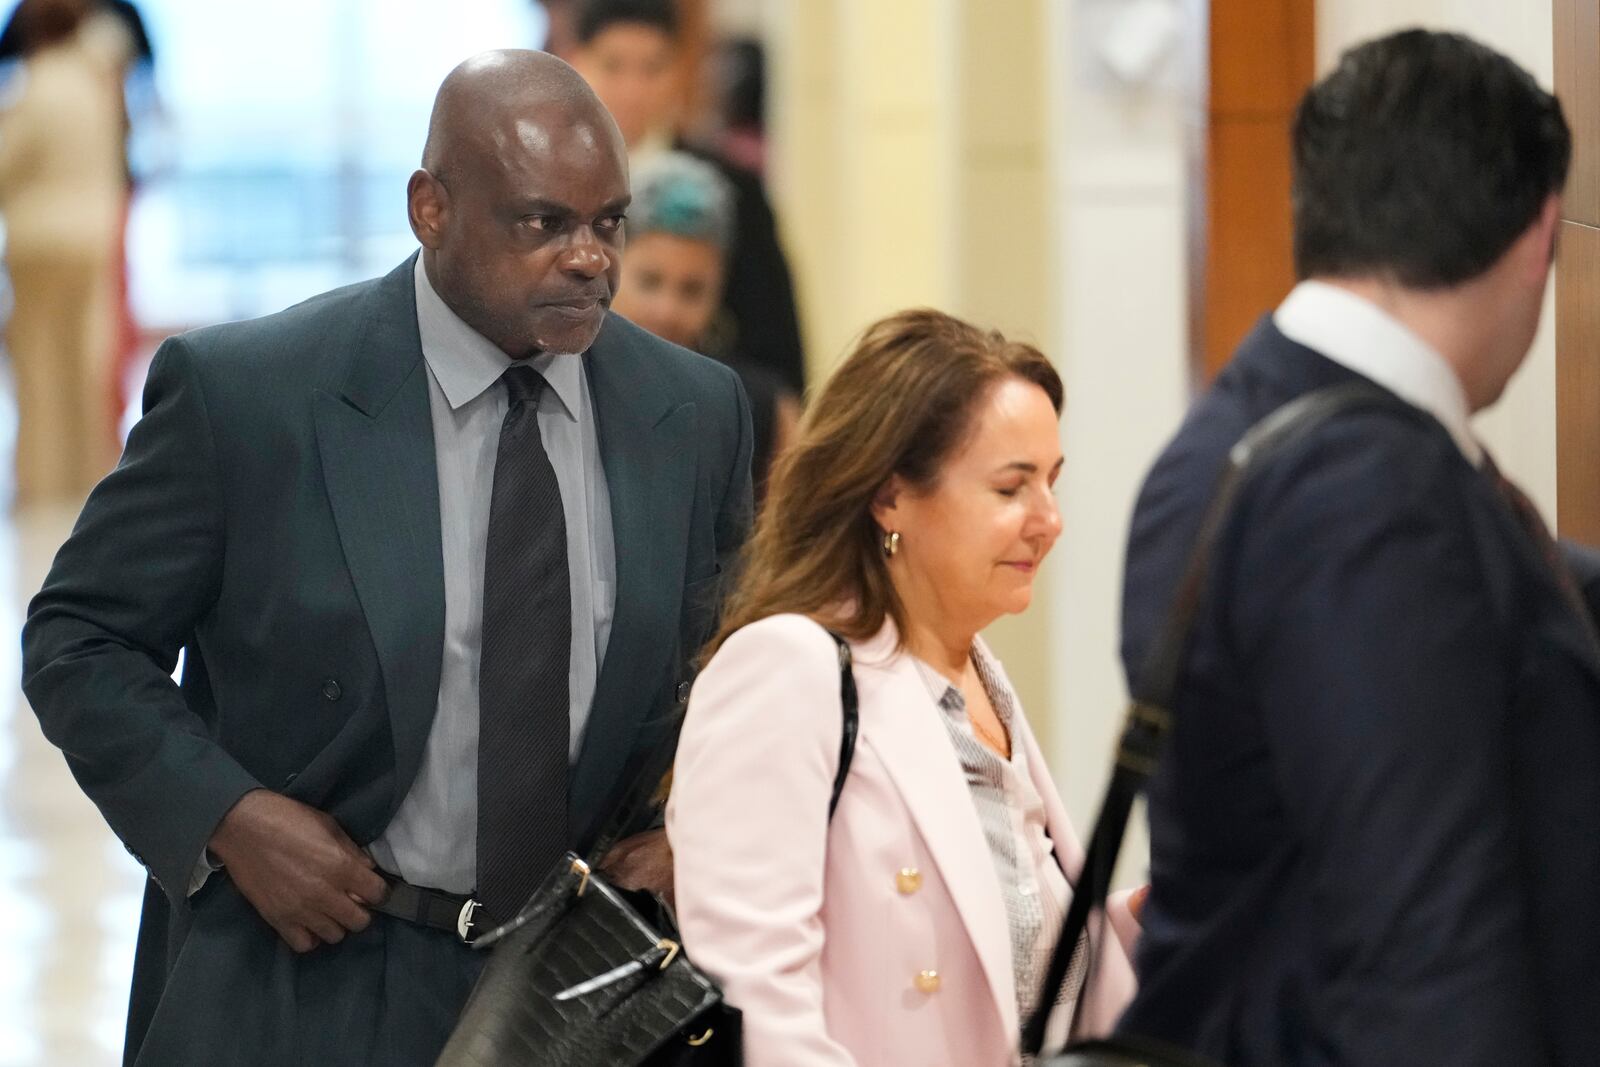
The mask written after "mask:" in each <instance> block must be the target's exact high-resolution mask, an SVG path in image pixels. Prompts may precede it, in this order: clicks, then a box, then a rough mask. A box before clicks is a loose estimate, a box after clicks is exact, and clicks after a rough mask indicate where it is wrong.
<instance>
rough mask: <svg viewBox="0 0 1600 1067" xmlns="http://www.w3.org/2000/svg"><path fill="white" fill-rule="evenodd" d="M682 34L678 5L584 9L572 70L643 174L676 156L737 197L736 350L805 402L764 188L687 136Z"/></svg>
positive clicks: (790, 296) (731, 302) (785, 269)
mask: <svg viewBox="0 0 1600 1067" xmlns="http://www.w3.org/2000/svg"><path fill="white" fill-rule="evenodd" d="M679 32H680V23H679V19H678V15H677V11H676V9H675V7H674V5H673V2H672V0H580V4H579V7H578V11H577V24H576V39H577V44H576V48H575V50H574V51H573V52H572V55H571V60H572V65H573V66H575V67H577V68H578V71H579V72H580V73H582V74H583V76H584V77H585V78H586V79H588V81H589V84H590V85H592V86H594V90H595V92H597V93H598V94H600V99H601V100H602V101H603V102H604V103H605V105H606V108H607V109H608V110H610V112H611V114H612V116H613V117H614V118H616V120H617V126H618V127H619V128H620V129H621V130H622V136H623V137H624V138H626V139H627V142H628V156H629V159H630V160H631V162H632V165H633V166H634V167H635V168H638V167H641V166H643V165H644V164H645V163H647V162H648V161H649V159H650V157H651V156H653V155H657V154H659V153H661V152H664V151H667V150H669V149H673V148H677V149H679V150H682V151H687V152H690V153H692V154H694V155H697V156H699V157H700V158H702V159H704V160H706V161H707V162H709V163H711V164H712V165H713V166H715V167H716V168H717V170H718V172H719V173H720V174H721V175H722V177H723V179H724V180H725V181H727V182H728V184H729V186H730V187H731V188H732V189H733V197H734V199H733V203H734V241H733V245H732V247H731V248H730V250H729V253H728V269H727V281H726V284H725V285H724V286H723V294H722V310H723V313H724V314H725V315H726V316H727V318H728V320H729V323H730V332H731V335H732V339H733V344H734V345H736V346H737V348H738V350H739V352H740V353H741V355H742V356H743V357H744V358H745V359H747V360H749V361H750V362H752V363H754V364H756V365H757V366H760V367H765V368H766V369H768V370H770V371H772V372H773V373H774V374H776V375H777V376H778V377H779V379H780V380H782V381H783V383H784V384H785V385H786V386H788V388H790V389H791V390H793V391H794V392H795V393H796V394H802V393H803V392H804V390H805V359H804V356H803V354H802V351H801V346H800V323H799V317H798V314H797V312H796V310H795V297H794V284H793V282H792V281H791V279H790V276H789V265H788V262H787V260H785V258H784V255H783V249H782V248H781V247H780V245H779V243H778V231H777V224H776V221H775V220H774V218H773V214H772V207H771V205H770V204H769V203H768V202H767V194H766V192H765V191H764V190H763V189H762V187H761V180H760V178H758V177H757V176H756V175H754V174H752V173H751V172H749V171H747V170H744V169H742V168H739V167H736V166H734V165H733V164H731V163H729V162H727V161H726V160H724V159H721V158H719V157H717V156H716V155H714V154H712V153H708V152H703V151H700V150H699V149H696V148H694V147H692V146H690V145H688V144H686V143H684V142H683V140H682V138H681V137H680V136H679V130H678V123H679V121H680V120H681V115H680V114H679V101H680V100H681V98H682V92H681V86H680V84H679V81H678V79H679V76H680V75H679V68H680V63H679V57H678V46H679Z"/></svg>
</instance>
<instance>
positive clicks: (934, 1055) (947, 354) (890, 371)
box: [667, 311, 1133, 1067]
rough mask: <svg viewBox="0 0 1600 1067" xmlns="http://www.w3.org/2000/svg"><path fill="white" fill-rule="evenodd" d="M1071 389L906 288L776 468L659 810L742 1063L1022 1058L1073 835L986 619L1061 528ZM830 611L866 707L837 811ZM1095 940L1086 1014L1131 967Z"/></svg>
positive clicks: (1007, 600) (702, 958) (1010, 346)
mask: <svg viewBox="0 0 1600 1067" xmlns="http://www.w3.org/2000/svg"><path fill="white" fill-rule="evenodd" d="M1061 404H1062V389H1061V381H1060V379H1059V378H1058V377H1057V375H1056V372H1055V370H1054V369H1053V368H1052V367H1051V366H1050V363H1049V361H1048V360H1046V359H1045V357H1044V356H1043V355H1041V354H1040V353H1039V351H1038V350H1037V349H1035V348H1033V347H1031V346H1029V345H1025V344H1020V343H1016V342H1011V341H1007V340H1006V339H1005V338H1003V337H1001V336H1000V335H999V334H996V333H986V332H984V331H981V330H978V329H976V328H974V327H972V326H970V325H968V324H966V323H963V322H961V321H959V320H957V319H954V318H951V317H950V316H948V315H944V314H941V313H939V312H936V311H908V312H904V313H901V314H899V315H895V316H893V317H891V318H888V319H885V320H884V321H882V322H879V323H877V324H876V325H874V326H872V327H870V328H869V329H868V330H867V331H866V333H865V335H864V336H863V337H862V338H861V340H860V342H859V343H858V344H857V346H856V348H855V351H854V352H853V353H852V354H851V355H850V356H849V358H847V359H846V360H845V362H844V363H843V365H842V366H840V368H839V369H838V371H837V372H836V373H835V374H834V375H833V377H832V378H831V379H830V380H829V381H828V383H827V384H826V386H825V387H824V388H823V390H822V392H821V395H819V396H818V397H817V398H816V400H815V401H814V403H813V405H812V406H811V408H810V410H809V412H808V414H807V415H806V417H805V420H804V421H803V422H802V425H801V429H800V436H799V440H798V442H797V443H796V444H795V446H794V447H793V448H792V450H791V451H790V452H789V453H788V454H787V455H786V456H785V457H784V458H783V459H782V460H780V461H779V463H778V465H777V467H776V468H775V470H774V474H773V484H772V489H771V494H770V496H769V502H768V506H767V509H766V511H765V512H764V513H763V515H762V516H761V518H760V520H759V521H758V523H757V527H756V533H755V536H754V539H753V541H752V544H751V548H750V555H749V559H748V561H747V563H746V567H745V570H744V572H743V574H742V576H741V578H740V580H739V584H738V586H737V588H736V589H735V591H734V593H733V596H732V599H731V601H730V603H729V605H728V608H727V611H726V615H725V622H724V624H723V627H722V630H721V632H720V633H719V635H718V636H717V638H716V640H715V641H714V642H713V644H712V648H711V656H710V659H709V661H708V662H707V664H706V666H705V669H704V670H703V671H702V673H701V675H700V678H699V680H698V681H697V682H696V684H695V687H694V690H693V693H692V694H691V696H690V700H689V711H688V716H687V719H686V720H685V724H684V728H683V735H682V740H681V742H680V745H679V749H678V758H677V766H676V770H675V773H674V780H673V788H672V798H671V801H670V804H669V809H668V815H667V828H668V834H669V836H670V838H671V841H672V845H673V849H674V852H675V856H676V883H677V906H678V909H679V919H680V922H681V926H682V930H683V936H684V944H685V948H686V949H687V950H688V952H689V953H690V954H691V955H692V956H693V957H694V959H695V961H696V962H697V963H698V964H699V965H700V966H702V967H704V968H705V969H706V970H707V971H709V972H710V973H712V974H714V975H715V976H716V977H717V978H718V979H719V980H720V981H721V982H722V983H723V990H724V992H725V994H726V996H727V998H728V1000H729V1002H730V1003H731V1004H733V1005H734V1006H735V1007H738V1008H740V1009H741V1010H742V1011H743V1012H744V1027H745V1031H744V1040H745V1062H746V1063H747V1064H748V1065H749V1067H823V1065H829V1067H843V1065H848V1064H853V1065H860V1067H868V1065H891V1064H907V1063H918V1064H951V1065H960V1067H988V1065H1000V1064H1009V1063H1013V1062H1015V1061H1016V1059H1017V1048H1018V1039H1019V1032H1020V1027H1021V1021H1022V1020H1023V1019H1024V1018H1026V1016H1027V1015H1028V1013H1029V1012H1030V1011H1031V1010H1032V1008H1033V1007H1034V1001H1035V998H1036V996H1037V993H1038V985H1039V983H1040V981H1041V979H1042V972H1043V969H1044V966H1045V963H1046V961H1047V960H1048V957H1049V953H1050V950H1051V948H1052V947H1053V943H1054V935H1055V932H1056V930H1057V929H1058V928H1059V926H1060V923H1061V919H1062V917H1063V916H1064V914H1065V911H1066V907H1067V904H1068V902H1069V900H1070V897H1071V886H1070V882H1071V880H1072V879H1074V878H1076V877H1077V874H1078V872H1079V869H1080V868H1081V866H1082V862H1083V853H1082V849H1081V847H1080V845H1079V843H1078V840H1077V838H1076V836H1075V835H1074V833H1073V830H1072V827H1071V825H1070V824H1069V823H1068V821H1067V816H1066V813H1065V811H1064V810H1063V808H1062V805H1061V800H1060V797H1059V796H1058V795H1057V793H1056V789H1055V786H1054V784H1053V783H1052V781H1051V778H1050V774H1049V771H1048V769H1047V768H1046V766H1045V763H1044V759H1043V757H1042V755H1041V754H1040V751H1039V747H1038V745H1037V743H1036V742H1035V741H1034V738H1033V735H1032V733H1031V732H1030V731H1029V729H1028V724H1027V722H1026V720H1025V719H1024V718H1023V716H1022V711H1021V709H1020V707H1018V705H1017V698H1016V694H1015V692H1014V690H1013V689H1012V687H1011V685H1010V683H1009V682H1008V681H1007V679H1006V676H1005V672H1004V671H1003V670H1002V669H1001V667H1000V664H999V663H998V662H997V661H996V660H995V658H994V656H993V654H992V653H991V652H990V651H989V650H988V648H987V647H986V646H985V645H984V643H983V641H982V639H981V638H980V637H979V636H978V633H979V631H981V630H982V629H983V628H984V627H986V626H987V625H989V624H990V623H991V622H993V621H994V620H995V619H997V618H998V617H1000V616H1001V615H1004V614H1010V613H1015V612H1020V611H1022V610H1023V609H1025V608H1026V607H1027V606H1028V602H1029V600H1030V599H1031V597H1032V593H1033V582H1034V578H1035V576H1036V575H1037V573H1038V569H1039V565H1040V564H1041V563H1042V562H1043V560H1044V557H1045V555H1046V554H1047V553H1048V552H1049V551H1050V548H1051V546H1052V545H1054V543H1055V540H1056V538H1057V536H1058V535H1059V534H1060V532H1061V517H1060V514H1059V512H1058V510H1057V508H1056V502H1055V497H1054V495H1053V488H1052V487H1053V484H1054V482H1055V479H1056V476H1057V474H1058V473H1059V472H1060V470H1061V464H1062V456H1061V449H1060V445H1059V443H1058V434H1057V421H1058V418H1059V415H1060V411H1061ZM830 631H831V632H832V633H833V634H837V635H839V636H840V637H841V638H842V639H843V640H845V641H846V642H847V643H848V645H849V648H850V652H851V654H852V658H853V661H854V678H855V683H856V687H857V691H858V694H859V709H860V710H859V736H858V738H857V741H856V746H855V753H854V758H853V760H852V761H851V763H850V766H849V771H848V775H847V777H846V778H845V780H844V786H843V790H842V793H841V794H840V800H839V805H838V808H837V810H836V811H835V812H834V814H833V816H832V818H831V819H830V817H829V812H828V805H829V800H830V796H831V794H832V790H833V783H834V778H835V774H836V772H837V771H838V768H839V760H840V741H841V722H842V719H841V716H842V713H843V712H842V698H841V695H840V665H839V656H838V650H837V647H836V645H835V642H834V639H833V638H832V637H831V636H830ZM1091 951H1092V956H1091V954H1090V953H1085V955H1084V957H1083V961H1084V962H1088V961H1089V960H1090V959H1091V958H1092V959H1093V961H1094V966H1093V968H1092V973H1093V978H1092V979H1091V982H1090V987H1089V989H1088V990H1087V991H1085V995H1083V996H1082V997H1080V998H1079V999H1080V1000H1081V1008H1080V1011H1081V1013H1082V1018H1081V1019H1080V1030H1086V1031H1096V1030H1104V1029H1108V1028H1109V1026H1110V1024H1111V1023H1112V1022H1113V1021H1114V1020H1115V1018H1116V1015H1117V1014H1118V1013H1119V1012H1120V1010H1121V1008H1122V1007H1123V1005H1124V1004H1125V1003H1126V1001H1127V999H1128V998H1129V997H1130V996H1131V994H1132V990H1133V976H1132V972H1131V970H1130V969H1129V966H1128V963H1127V958H1126V955H1125V952H1124V947H1123V946H1122V945H1121V944H1120V943H1119V942H1118V940H1117V938H1115V937H1110V936H1106V937H1102V938H1100V939H1099V943H1098V944H1096V945H1094V946H1093V948H1092V950H1091ZM1075 971H1076V973H1077V975H1078V976H1079V977H1080V980H1081V975H1082V973H1083V971H1084V967H1083V966H1081V965H1080V966H1078V967H1076V968H1075ZM1064 992H1065V995H1066V996H1067V997H1072V996H1076V995H1077V994H1078V993H1079V989H1078V988H1077V987H1076V986H1075V985H1074V983H1073V982H1072V981H1070V980H1069V982H1068V988H1067V989H1066V990H1065V991H1064Z"/></svg>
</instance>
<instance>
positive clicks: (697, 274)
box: [611, 152, 800, 503]
mask: <svg viewBox="0 0 1600 1067" xmlns="http://www.w3.org/2000/svg"><path fill="white" fill-rule="evenodd" d="M733 223H734V218H733V200H732V190H731V188H730V187H729V185H728V183H727V182H725V181H723V180H722V177H721V175H719V174H718V173H717V171H716V169H715V168H714V167H712V166H711V165H710V164H709V163H706V162H705V161H704V160H701V159H697V158H695V157H694V156H691V155H687V154H685V153H683V152H664V153H662V154H660V155H656V156H652V157H650V159H649V160H647V161H646V162H645V164H644V165H643V166H642V167H640V168H639V169H638V170H637V171H635V172H634V174H633V204H632V205H631V206H630V207H629V209H628V223H627V229H628V241H627V246H626V248H625V249H624V251H623V253H622V282H621V284H620V285H619V286H618V288H617V296H616V299H615V301H613V302H612V305H611V307H612V310H613V311H615V312H617V314H619V315H621V316H623V317H624V318H627V319H630V320H632V321H633V322H634V323H635V324H636V325H639V326H643V327H644V328H645V329H647V330H649V331H650V332H651V333H653V334H655V335H656V336H657V337H660V338H663V339H664V340H667V341H671V342H672V343H673V344H676V345H682V346H683V347H685V348H690V349H693V350H695V351H696V352H700V353H702V354H704V355H708V356H713V357H715V358H716V359H719V360H721V361H722V362H724V363H726V364H728V365H729V366H730V367H732V368H733V369H734V370H735V371H737V372H738V374H739V379H740V380H741V381H742V382H743V383H744V388H745V392H746V393H747V394H748V395H749V397H750V417H751V421H752V422H753V424H754V429H755V451H754V454H753V455H752V457H751V477H752V478H753V479H754V482H755V491H756V500H757V502H758V503H759V502H760V501H761V500H762V499H763V497H764V495H765V489H766V482H767V472H768V471H769V470H770V469H771V467H772V463H773V460H774V459H776V458H777V457H778V456H779V455H781V454H782V453H783V451H784V449H785V448H787V447H788V445H789V444H790V442H791V441H793V439H794V434H795V430H796V427H797V426H798V424H799V421H800V401H799V398H798V397H796V396H795V394H794V392H793V391H792V390H790V389H789V387H788V386H787V385H786V384H785V383H784V382H783V380H782V379H780V378H779V377H778V376H777V375H776V374H774V373H772V372H771V371H770V370H767V369H766V368H765V367H760V366H757V365H756V364H754V363H752V362H751V361H750V360H748V359H745V358H744V357H743V354H742V353H740V352H738V351H737V350H736V349H734V348H733V347H732V346H730V345H728V344H727V343H725V341H724V340H723V339H722V338H719V337H717V336H716V333H717V329H716V327H717V326H718V324H719V323H718V319H717V308H718V306H719V304H720V302H721V300H722V288H723V283H724V280H725V278H726V266H727V255H728V248H729V246H730V245H731V244H732V242H733V241H734V239H735V235H734V232H733Z"/></svg>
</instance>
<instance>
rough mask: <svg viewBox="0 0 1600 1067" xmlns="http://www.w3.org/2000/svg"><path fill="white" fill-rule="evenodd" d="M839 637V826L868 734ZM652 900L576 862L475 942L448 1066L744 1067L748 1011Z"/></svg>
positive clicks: (620, 814) (645, 776)
mask: <svg viewBox="0 0 1600 1067" xmlns="http://www.w3.org/2000/svg"><path fill="white" fill-rule="evenodd" d="M832 636H833V639H834V641H835V643H837V645H838V646H839V696H840V703H841V704H842V706H843V709H844V723H843V730H842V733H841V739H840V743H839V770H838V773H837V775H836V776H835V778H834V782H833V796H832V798H831V800H830V801H829V804H828V816H829V817H830V818H832V816H833V810H834V808H835V807H837V806H838V803H839V794H840V791H841V790H842V789H843V788H844V781H845V776H846V775H847V774H848V773H849V770H850V760H851V757H852V756H853V754H854V752H855V741H856V731H857V729H858V711H857V701H856V683H855V676H854V674H853V672H852V671H851V665H850V647H849V645H847V644H845V642H844V640H843V639H842V638H840V637H839V636H838V635H832ZM674 748H675V743H674V741H670V740H669V741H667V742H665V743H663V745H662V747H661V750H660V751H659V752H654V753H647V754H645V755H644V756H643V757H642V759H641V763H642V765H643V766H642V768H641V769H640V770H639V772H638V774H637V776H636V777H635V778H634V780H633V781H634V784H633V786H632V787H631V788H630V789H629V790H628V791H627V793H626V794H625V795H624V799H623V800H622V802H621V803H619V804H618V805H617V807H616V809H615V810H614V811H613V812H612V814H611V815H610V816H609V817H608V818H607V819H606V822H605V824H604V829H602V830H601V832H600V834H599V837H598V838H597V840H596V842H595V845H594V847H593V848H592V849H591V850H590V855H591V856H592V857H594V858H595V860H596V861H598V859H599V858H600V857H602V856H604V855H605V854H606V852H607V851H608V850H609V849H610V847H611V845H612V844H614V843H615V842H616V840H617V838H618V837H619V836H620V835H621V833H622V831H623V829H624V828H626V827H628V826H635V825H639V821H638V820H637V818H636V817H637V816H640V815H642V814H644V813H645V812H646V811H648V810H649V809H650V808H651V807H652V806H653V797H654V795H655V793H656V791H657V789H656V787H657V783H659V782H660V781H661V779H662V778H663V777H664V776H665V774H666V771H667V767H668V765H669V764H670V761H671V758H672V752H673V750H674ZM642 896H643V895H642V894H632V893H624V892H622V891H619V890H617V889H616V888H614V887H612V886H610V885H608V884H607V883H606V881H605V879H603V878H602V877H600V876H599V875H598V874H596V873H594V871H593V869H592V864H591V863H590V862H587V861H585V860H583V859H581V858H580V857H578V856H577V855H575V854H573V853H570V852H569V853H568V854H567V855H566V856H565V857H564V858H563V859H562V861H561V863H560V864H559V865H557V867H556V869H555V870H553V871H551V872H550V874H549V876H548V877H547V878H546V879H545V881H544V883H543V884H542V885H541V886H540V887H539V889H538V890H537V891H535V892H534V894H533V896H532V897H530V898H529V900H528V903H527V904H525V905H524V906H523V908H522V911H521V912H519V913H518V915H517V917H516V918H515V919H513V920H511V921H510V922H508V923H506V924H505V925H503V926H501V927H499V928H498V929H496V930H492V931H490V932H489V933H487V934H485V935H484V936H483V937H481V938H479V939H478V940H477V941H476V942H475V946H476V947H481V948H488V947H490V946H494V952H493V955H492V956H491V957H490V959H489V963H488V965H487V966H486V967H485V968H484V971H483V974H482V975H480V976H479V978H478V982H477V985H476V986H474V987H473V990H472V996H471V997H470V998H469V999H468V1001H467V1005H466V1008H465V1009H464V1010H463V1011H462V1014H461V1019H460V1021H459V1022H458V1023H457V1024H456V1029H455V1032H454V1033H452V1034H451V1035H450V1040H449V1042H448V1043H447V1044H446V1045H445V1047H444V1051H443V1052H442V1053H441V1054H440V1056H439V1059H438V1061H437V1063H436V1067H739V1065H740V1064H741V1063H742V1062H743V1051H742V1047H741V1043H740V1017H739V1011H738V1009H736V1008H733V1007H730V1006H728V1005H727V1004H724V1003H723V1001H722V992H721V990H719V989H718V988H717V986H716V983H715V982H713V981H712V980H711V979H710V978H709V977H707V976H706V975H705V974H704V973H703V972H702V971H700V969H699V968H697V967H695V965H694V964H693V963H692V962H691V961H690V959H689V957H688V956H686V955H685V954H684V953H683V951H682V948H681V946H680V944H679V942H678V939H677V931H676V929H675V928H674V926H673V923H672V920H671V915H670V912H669V911H668V910H667V909H666V908H665V906H664V905H661V906H660V907H653V906H652V905H651V902H650V901H649V900H648V899H641V897H642ZM651 912H654V913H655V914H654V915H652V917H651V918H648V919H647V918H646V914H647V913H651Z"/></svg>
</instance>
